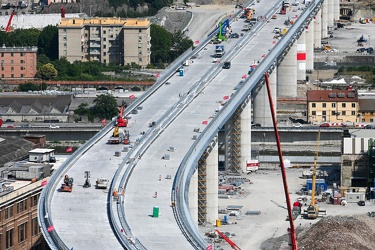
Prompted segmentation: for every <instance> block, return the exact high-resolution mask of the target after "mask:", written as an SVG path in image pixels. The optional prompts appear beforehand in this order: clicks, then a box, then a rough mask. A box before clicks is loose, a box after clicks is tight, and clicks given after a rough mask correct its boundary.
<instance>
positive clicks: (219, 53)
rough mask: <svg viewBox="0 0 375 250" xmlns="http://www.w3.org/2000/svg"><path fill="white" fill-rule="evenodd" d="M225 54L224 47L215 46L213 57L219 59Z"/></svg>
mask: <svg viewBox="0 0 375 250" xmlns="http://www.w3.org/2000/svg"><path fill="white" fill-rule="evenodd" d="M224 54H225V49H224V45H216V47H215V57H216V58H220V57H222V56H223V55H224Z"/></svg>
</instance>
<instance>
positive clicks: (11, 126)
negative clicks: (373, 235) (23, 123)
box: [7, 125, 16, 128]
mask: <svg viewBox="0 0 375 250" xmlns="http://www.w3.org/2000/svg"><path fill="white" fill-rule="evenodd" d="M7 128H16V127H15V126H13V125H9V126H7Z"/></svg>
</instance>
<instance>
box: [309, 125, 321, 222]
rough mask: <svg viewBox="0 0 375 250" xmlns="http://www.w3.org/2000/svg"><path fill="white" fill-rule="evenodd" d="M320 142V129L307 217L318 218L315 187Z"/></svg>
mask: <svg viewBox="0 0 375 250" xmlns="http://www.w3.org/2000/svg"><path fill="white" fill-rule="evenodd" d="M319 144H320V129H319V132H318V139H317V140H316V146H315V155H314V171H313V176H312V187H311V203H310V206H309V207H308V208H307V218H308V219H316V218H317V217H318V214H319V207H317V206H316V205H315V188H316V162H317V160H318V151H319Z"/></svg>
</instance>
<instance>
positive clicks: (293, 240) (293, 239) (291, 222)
mask: <svg viewBox="0 0 375 250" xmlns="http://www.w3.org/2000/svg"><path fill="white" fill-rule="evenodd" d="M283 3H284V2H283ZM264 78H265V80H266V84H265V85H266V87H267V94H268V101H269V103H270V109H271V114H272V122H273V128H274V131H275V138H276V144H277V150H278V152H279V161H280V168H281V175H282V177H283V186H284V193H285V200H286V205H287V208H288V217H289V218H293V213H292V204H291V202H290V196H289V190H288V182H287V179H286V171H285V166H284V159H283V152H282V150H281V142H280V135H279V129H278V127H277V122H276V112H275V106H274V105H273V100H272V93H271V86H270V81H269V78H268V73H267V72H266V73H265V74H264ZM289 226H290V228H288V233H289V234H290V241H291V244H292V249H293V250H297V249H298V248H297V237H296V230H295V227H294V220H292V219H289Z"/></svg>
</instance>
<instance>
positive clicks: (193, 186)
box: [189, 171, 198, 225]
mask: <svg viewBox="0 0 375 250" xmlns="http://www.w3.org/2000/svg"><path fill="white" fill-rule="evenodd" d="M189 210H190V214H191V218H192V219H193V221H194V222H195V223H196V225H198V171H195V173H194V174H193V176H192V177H191V180H190V186H189Z"/></svg>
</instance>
